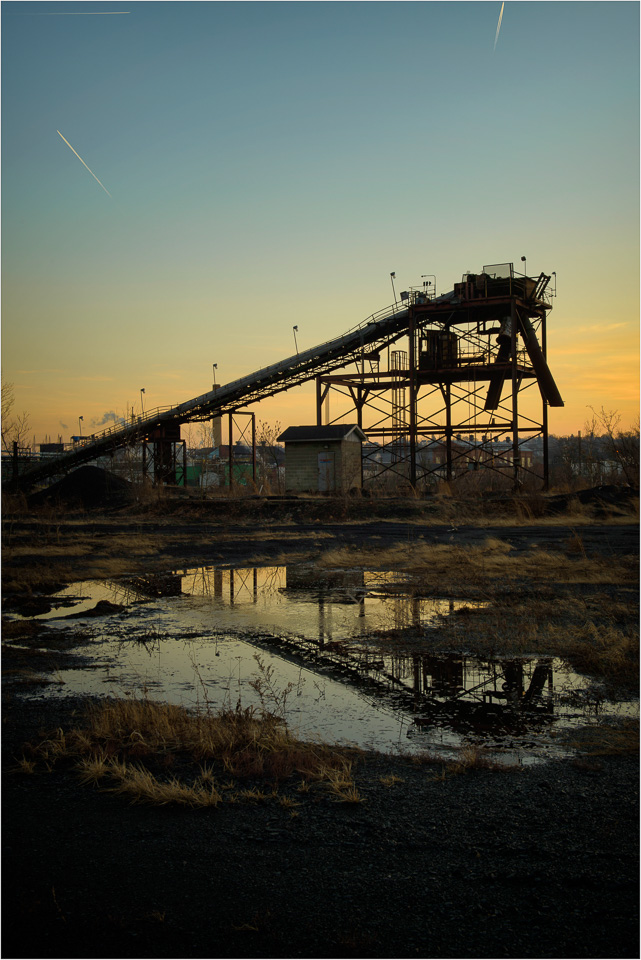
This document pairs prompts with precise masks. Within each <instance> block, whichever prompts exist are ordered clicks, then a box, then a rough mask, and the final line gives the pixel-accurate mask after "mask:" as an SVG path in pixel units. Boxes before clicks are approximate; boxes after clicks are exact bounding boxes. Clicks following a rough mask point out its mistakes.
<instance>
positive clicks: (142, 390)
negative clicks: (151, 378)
mask: <svg viewBox="0 0 641 960" xmlns="http://www.w3.org/2000/svg"><path fill="white" fill-rule="evenodd" d="M144 392H145V388H144V387H141V388H140V413H141V416H143V417H144V415H145V407H144V404H143V402H142V395H143V393H144Z"/></svg>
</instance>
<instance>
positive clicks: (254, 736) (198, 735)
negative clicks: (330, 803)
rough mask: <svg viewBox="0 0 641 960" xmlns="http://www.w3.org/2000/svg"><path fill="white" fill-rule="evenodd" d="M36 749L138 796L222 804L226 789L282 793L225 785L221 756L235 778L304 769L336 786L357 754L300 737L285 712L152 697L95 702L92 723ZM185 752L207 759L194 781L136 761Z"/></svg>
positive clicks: (234, 797) (257, 797) (230, 795)
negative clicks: (198, 709) (188, 704)
mask: <svg viewBox="0 0 641 960" xmlns="http://www.w3.org/2000/svg"><path fill="white" fill-rule="evenodd" d="M30 754H31V756H32V757H33V758H34V759H33V760H29V761H28V762H29V763H32V762H33V763H35V761H36V760H37V759H40V760H42V761H44V763H45V764H46V765H49V767H51V768H52V767H53V766H54V765H55V764H56V763H58V762H60V761H62V760H65V759H71V760H74V761H75V770H76V772H77V774H78V775H79V778H80V780H81V782H84V783H93V784H100V785H104V786H106V788H107V789H111V790H113V791H115V792H117V793H119V794H122V795H126V796H128V797H129V798H130V799H131V801H132V802H138V803H143V802H144V803H157V804H168V803H175V804H181V805H186V806H216V805H217V804H218V803H220V802H221V800H222V797H223V793H224V794H225V797H226V799H227V801H228V802H229V803H237V802H240V801H245V802H247V801H249V802H264V801H267V800H270V799H276V798H278V793H277V790H276V789H275V788H274V789H272V791H271V793H270V792H265V791H264V790H261V789H260V787H258V786H256V785H253V786H252V787H251V788H247V789H245V790H240V791H239V790H235V789H234V787H235V784H234V781H232V780H228V781H227V782H226V783H225V784H224V786H222V787H221V786H219V785H218V784H217V782H216V778H215V774H214V764H219V765H220V767H221V768H222V769H226V770H227V771H228V772H231V773H232V774H233V776H234V778H239V777H240V778H243V777H252V779H256V778H260V779H264V780H269V781H271V782H272V783H274V782H275V783H278V781H279V780H281V779H284V778H287V777H289V776H291V775H292V774H293V773H296V772H298V773H299V774H300V775H302V776H303V778H304V779H303V783H308V782H309V781H310V780H314V781H318V782H325V783H327V784H329V786H330V789H331V790H333V791H334V792H336V793H341V792H345V791H348V790H349V788H350V787H352V786H353V783H352V781H351V778H350V776H349V771H350V770H351V760H349V759H348V758H347V757H346V756H345V752H344V751H341V750H339V749H338V748H333V747H329V746H326V745H324V744H317V743H304V742H302V741H299V740H297V739H296V738H295V737H293V736H292V735H291V734H290V732H289V731H288V729H287V727H286V725H285V723H284V722H283V721H282V720H281V719H280V718H278V717H274V716H273V715H271V714H268V713H263V714H258V713H257V712H256V711H255V710H254V709H252V708H247V709H241V708H239V709H238V710H235V711H229V710H223V711H221V712H219V713H218V714H213V713H211V712H210V713H207V714H202V713H196V714H193V713H189V712H188V711H187V710H185V709H184V708H182V707H177V706H173V705H171V704H161V703H154V702H152V701H149V700H147V699H143V700H135V699H133V698H128V699H124V700H108V701H103V702H101V703H100V704H98V705H95V706H92V707H90V708H89V710H88V712H87V714H86V717H85V725H84V726H78V727H76V728H73V729H71V730H68V731H65V730H62V729H59V730H57V731H55V732H54V733H53V734H52V735H51V736H49V737H48V738H47V739H45V740H43V741H42V742H41V743H39V744H37V745H36V746H35V747H30ZM178 755H180V756H182V757H188V758H191V760H193V761H195V762H197V763H198V764H199V766H198V772H197V773H196V774H195V776H194V777H193V780H192V781H191V782H181V781H180V780H178V778H176V777H171V778H169V779H163V780H160V779H158V777H156V776H155V775H154V774H153V773H152V772H151V771H150V770H149V769H147V768H146V767H144V766H141V765H140V763H139V762H137V763H132V762H131V761H132V758H135V759H136V760H138V761H139V760H140V757H141V756H145V757H148V756H149V757H151V758H152V759H153V760H154V761H155V762H156V763H157V764H158V765H159V766H160V767H166V766H167V761H168V760H171V761H172V763H173V761H174V759H175V757H176V756H178ZM109 784H111V786H109ZM232 791H233V792H232ZM279 802H280V800H279ZM288 802H289V803H290V804H293V803H294V801H293V800H291V801H287V800H286V801H285V802H284V805H287V803H288Z"/></svg>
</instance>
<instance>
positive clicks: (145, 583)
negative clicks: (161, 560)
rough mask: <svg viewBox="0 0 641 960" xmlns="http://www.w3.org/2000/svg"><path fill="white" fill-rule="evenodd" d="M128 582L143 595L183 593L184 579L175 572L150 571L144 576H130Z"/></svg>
mask: <svg viewBox="0 0 641 960" xmlns="http://www.w3.org/2000/svg"><path fill="white" fill-rule="evenodd" d="M126 584H127V586H129V587H130V588H131V589H133V590H135V591H136V593H138V594H140V595H141V596H143V597H180V596H181V595H182V579H181V577H179V576H178V575H177V574H173V573H148V574H147V575H146V576H144V577H130V578H129V579H128V580H127V581H126Z"/></svg>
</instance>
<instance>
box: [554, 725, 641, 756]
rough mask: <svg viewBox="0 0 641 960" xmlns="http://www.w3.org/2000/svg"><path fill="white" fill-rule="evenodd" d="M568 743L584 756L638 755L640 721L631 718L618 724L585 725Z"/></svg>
mask: <svg viewBox="0 0 641 960" xmlns="http://www.w3.org/2000/svg"><path fill="white" fill-rule="evenodd" d="M566 743H567V744H568V746H570V747H572V748H573V749H575V750H577V751H578V752H579V754H581V755H583V756H589V757H613V756H628V755H632V756H638V755H639V721H638V720H632V719H630V720H625V721H623V722H622V723H620V724H619V725H617V726H612V725H611V724H605V723H600V724H598V725H596V726H592V727H585V728H584V729H583V730H581V731H580V732H579V733H577V734H574V735H572V736H571V737H569V738H568V739H567V740H566Z"/></svg>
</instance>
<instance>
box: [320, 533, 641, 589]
mask: <svg viewBox="0 0 641 960" xmlns="http://www.w3.org/2000/svg"><path fill="white" fill-rule="evenodd" d="M317 565H318V567H319V568H320V569H346V568H347V569H349V568H354V567H363V568H365V567H366V568H367V569H373V568H375V569H377V570H385V569H386V570H395V571H399V572H404V573H407V574H410V575H412V576H413V577H414V578H415V579H417V580H419V582H420V584H421V585H423V586H425V587H428V586H429V585H430V584H438V587H439V590H440V592H443V590H447V589H448V584H459V583H460V582H461V581H465V582H466V583H468V584H469V583H470V582H471V581H474V586H475V589H478V587H479V585H482V584H483V583H490V584H495V583H496V582H504V581H505V580H513V581H516V580H519V579H523V578H526V577H527V578H535V579H537V580H543V581H551V582H565V583H595V584H598V583H616V584H621V583H634V582H636V580H637V578H638V561H637V559H636V558H632V557H630V558H628V557H624V558H610V559H609V560H608V562H607V563H605V562H604V561H603V559H602V558H592V557H588V556H587V555H586V553H585V550H580V549H577V541H576V539H573V541H572V544H571V548H570V554H569V555H568V554H567V553H560V552H552V551H548V550H542V549H533V550H530V551H528V552H527V553H515V552H514V551H513V548H512V546H511V545H510V544H509V543H506V542H505V541H503V540H498V539H496V538H494V537H488V538H487V539H486V540H485V542H484V543H482V544H478V545H476V544H474V545H471V546H456V545H449V544H428V543H397V544H394V545H393V546H391V547H389V548H387V549H385V550H378V551H377V552H376V554H375V555H372V552H371V550H368V549H356V550H354V549H349V548H342V549H338V550H330V551H328V552H327V553H325V554H323V556H321V557H320V558H319V559H318V561H317Z"/></svg>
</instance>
